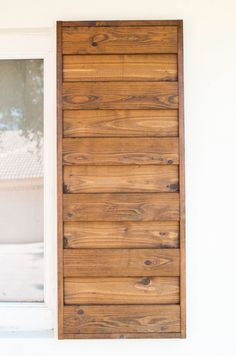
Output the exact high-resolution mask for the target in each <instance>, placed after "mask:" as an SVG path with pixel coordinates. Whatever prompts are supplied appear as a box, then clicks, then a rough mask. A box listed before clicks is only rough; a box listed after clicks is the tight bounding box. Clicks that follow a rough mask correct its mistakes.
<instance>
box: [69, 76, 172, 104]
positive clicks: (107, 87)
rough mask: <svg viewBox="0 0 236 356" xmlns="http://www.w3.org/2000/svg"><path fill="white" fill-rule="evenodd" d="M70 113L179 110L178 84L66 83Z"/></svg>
mask: <svg viewBox="0 0 236 356" xmlns="http://www.w3.org/2000/svg"><path fill="white" fill-rule="evenodd" d="M62 105H63V109H64V110H68V109H73V110H74V109H178V84H177V83H176V82H142V83H139V84H138V83H137V82H92V83H90V82H65V83H64V84H63V98H62Z"/></svg>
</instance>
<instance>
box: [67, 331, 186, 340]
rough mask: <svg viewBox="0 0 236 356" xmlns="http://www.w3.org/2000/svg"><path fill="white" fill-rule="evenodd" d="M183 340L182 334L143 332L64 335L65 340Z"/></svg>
mask: <svg viewBox="0 0 236 356" xmlns="http://www.w3.org/2000/svg"><path fill="white" fill-rule="evenodd" d="M178 338H181V333H180V332H178V333H168V332H154V333H149V332H145V333H144V332H143V333H135V332H134V333H132V332H129V333H102V334H101V333H100V334H94V333H86V334H82V333H66V334H65V333H64V334H63V339H178Z"/></svg>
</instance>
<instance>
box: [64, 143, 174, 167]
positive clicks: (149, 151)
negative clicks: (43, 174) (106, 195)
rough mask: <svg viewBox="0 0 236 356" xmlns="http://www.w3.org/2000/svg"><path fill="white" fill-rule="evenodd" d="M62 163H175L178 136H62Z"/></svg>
mask: <svg viewBox="0 0 236 356" xmlns="http://www.w3.org/2000/svg"><path fill="white" fill-rule="evenodd" d="M63 163H64V164H65V165H68V164H69V165H71V164H80V165H93V164H94V165H120V164H129V165H130V164H138V165H143V164H178V139H177V138H174V137H170V138H164V137H162V138H149V139H146V138H97V139H96V140H94V139H93V138H64V139H63Z"/></svg>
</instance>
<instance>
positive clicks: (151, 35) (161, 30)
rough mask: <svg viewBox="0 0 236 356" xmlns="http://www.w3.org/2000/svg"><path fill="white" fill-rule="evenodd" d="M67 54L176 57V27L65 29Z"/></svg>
mask: <svg viewBox="0 0 236 356" xmlns="http://www.w3.org/2000/svg"><path fill="white" fill-rule="evenodd" d="M62 51H63V53H64V54H90V53H93V54H96V53H97V54H102V53H104V54H107V53H114V54H119V53H121V54H123V53H131V54H132V53H137V54H138V53H140V54H141V53H177V26H146V27H145V26H142V27H140V26H132V27H105V26H104V27H102V26H101V27H65V28H64V29H63V41H62Z"/></svg>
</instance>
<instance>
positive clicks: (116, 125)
mask: <svg viewBox="0 0 236 356" xmlns="http://www.w3.org/2000/svg"><path fill="white" fill-rule="evenodd" d="M63 124H64V125H63V126H64V137H125V136H128V137H130V136H132V137H139V136H149V137H150V136H153V137H155V136H156V137H161V136H169V137H170V136H178V112H177V110H65V111H64V120H63Z"/></svg>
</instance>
